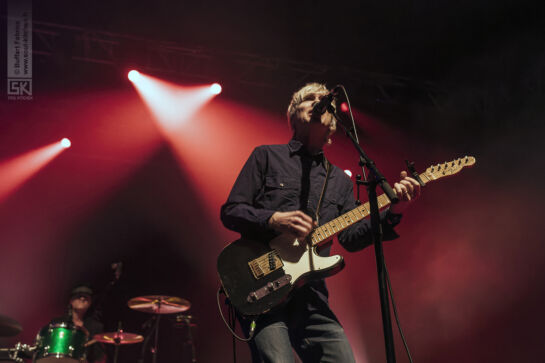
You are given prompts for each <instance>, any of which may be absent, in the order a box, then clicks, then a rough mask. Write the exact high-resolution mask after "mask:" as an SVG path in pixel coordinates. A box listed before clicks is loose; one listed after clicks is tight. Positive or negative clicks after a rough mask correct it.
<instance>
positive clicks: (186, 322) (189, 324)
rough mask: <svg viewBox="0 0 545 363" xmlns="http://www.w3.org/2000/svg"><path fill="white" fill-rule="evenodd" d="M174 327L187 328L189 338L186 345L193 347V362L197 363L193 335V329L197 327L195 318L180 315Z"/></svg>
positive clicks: (185, 341)
mask: <svg viewBox="0 0 545 363" xmlns="http://www.w3.org/2000/svg"><path fill="white" fill-rule="evenodd" d="M174 326H175V327H176V328H187V338H186V339H185V340H184V342H183V343H184V344H187V345H189V346H190V347H191V362H193V363H196V362H197V355H196V352H195V342H194V341H193V333H192V332H191V328H193V327H196V326H197V324H196V323H195V322H194V318H193V316H191V315H186V314H178V315H176V316H175V317H174Z"/></svg>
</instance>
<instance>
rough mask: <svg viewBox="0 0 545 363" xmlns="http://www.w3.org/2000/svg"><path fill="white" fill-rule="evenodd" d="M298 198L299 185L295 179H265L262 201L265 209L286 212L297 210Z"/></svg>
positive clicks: (280, 176)
mask: <svg viewBox="0 0 545 363" xmlns="http://www.w3.org/2000/svg"><path fill="white" fill-rule="evenodd" d="M298 198H299V183H298V180H297V179H296V178H291V177H286V176H282V175H268V176H266V177H265V187H264V190H263V199H264V202H265V204H266V205H267V206H266V208H268V209H273V210H278V211H287V210H294V208H297V205H298Z"/></svg>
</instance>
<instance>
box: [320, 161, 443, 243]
mask: <svg viewBox="0 0 545 363" xmlns="http://www.w3.org/2000/svg"><path fill="white" fill-rule="evenodd" d="M432 170H433V169H432ZM420 178H421V179H422V181H423V182H424V183H428V182H430V181H432V180H435V179H437V178H438V177H436V176H435V175H434V173H433V172H428V171H427V172H425V173H422V174H420ZM377 201H378V208H379V209H381V208H384V207H386V206H388V205H390V199H388V197H387V196H386V194H381V195H379V196H378V197H377ZM369 214H371V209H370V206H369V202H365V203H364V204H362V205H360V206H358V207H356V208H354V209H352V210H351V211H349V212H346V213H345V214H342V215H340V216H339V217H337V218H335V219H333V220H331V221H329V222H327V223H325V224H323V225H321V226H320V227H318V228H316V229H315V230H314V232H312V235H311V241H312V245H313V246H316V245H318V244H320V243H322V242H324V241H327V240H328V239H330V238H331V237H333V236H334V235H336V234H337V233H339V232H341V231H342V230H344V229H346V228H348V227H350V226H351V225H353V224H354V223H357V222H359V221H361V220H362V219H364V218H365V217H367V216H368V215H369Z"/></svg>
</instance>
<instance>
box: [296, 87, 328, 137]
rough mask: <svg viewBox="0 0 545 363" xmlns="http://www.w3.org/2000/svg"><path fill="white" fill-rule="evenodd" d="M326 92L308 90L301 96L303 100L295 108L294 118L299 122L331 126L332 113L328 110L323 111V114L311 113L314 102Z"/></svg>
mask: <svg viewBox="0 0 545 363" xmlns="http://www.w3.org/2000/svg"><path fill="white" fill-rule="evenodd" d="M326 95H327V92H325V91H323V92H309V93H307V94H306V95H305V96H303V101H302V102H301V103H300V104H299V105H298V106H297V108H296V118H297V120H298V122H299V123H301V124H310V123H311V122H316V123H318V120H319V123H320V124H322V125H324V126H326V127H328V128H331V127H332V125H333V121H334V120H333V115H331V114H330V113H329V112H325V113H324V114H323V115H321V116H320V115H313V114H312V109H313V107H314V105H315V104H316V103H318V102H319V101H320V100H321V99H322V98H323V97H324V96H326Z"/></svg>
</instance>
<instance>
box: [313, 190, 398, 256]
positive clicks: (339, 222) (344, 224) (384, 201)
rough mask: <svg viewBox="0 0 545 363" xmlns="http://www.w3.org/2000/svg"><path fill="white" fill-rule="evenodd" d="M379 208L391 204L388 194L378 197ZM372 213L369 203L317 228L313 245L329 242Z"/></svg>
mask: <svg viewBox="0 0 545 363" xmlns="http://www.w3.org/2000/svg"><path fill="white" fill-rule="evenodd" d="M377 201H378V207H379V209H380V208H384V207H386V206H388V205H389V204H390V199H388V197H387V196H386V194H381V195H379V196H378V197H377ZM370 213H371V209H370V206H369V202H365V203H364V204H362V205H360V206H358V207H356V208H354V209H352V210H351V211H349V212H346V213H345V214H342V215H340V216H339V217H337V218H335V219H333V220H331V221H329V222H327V223H325V224H323V225H321V226H320V227H317V228H316V229H315V230H314V232H312V234H311V241H312V245H313V246H316V245H319V244H320V243H322V242H324V241H327V240H329V239H330V238H331V237H333V236H334V235H336V234H337V233H339V232H341V231H343V230H344V229H346V228H348V227H350V226H351V225H353V224H354V223H357V222H359V221H361V220H362V219H364V218H365V217H367V216H368V215H369V214H370Z"/></svg>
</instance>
